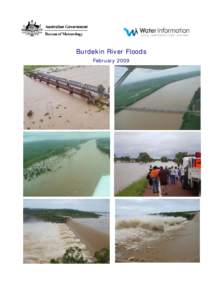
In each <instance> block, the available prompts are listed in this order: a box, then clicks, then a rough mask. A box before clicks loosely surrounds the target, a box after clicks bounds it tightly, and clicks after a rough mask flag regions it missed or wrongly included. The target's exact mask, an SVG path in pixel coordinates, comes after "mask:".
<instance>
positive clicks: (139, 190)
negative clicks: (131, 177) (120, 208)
mask: <svg viewBox="0 0 212 300" xmlns="http://www.w3.org/2000/svg"><path fill="white" fill-rule="evenodd" d="M147 183H148V181H147V179H146V177H142V178H141V179H139V180H138V181H134V182H133V183H131V184H130V185H129V186H127V187H126V188H124V189H123V190H121V191H119V192H118V193H117V194H116V196H142V195H143V194H144V192H145V190H146V187H147Z"/></svg>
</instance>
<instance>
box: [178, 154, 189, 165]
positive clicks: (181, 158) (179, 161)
mask: <svg viewBox="0 0 212 300" xmlns="http://www.w3.org/2000/svg"><path fill="white" fill-rule="evenodd" d="M186 156H188V153H187V152H177V153H176V154H175V161H176V163H177V164H178V165H180V164H182V162H183V157H186Z"/></svg>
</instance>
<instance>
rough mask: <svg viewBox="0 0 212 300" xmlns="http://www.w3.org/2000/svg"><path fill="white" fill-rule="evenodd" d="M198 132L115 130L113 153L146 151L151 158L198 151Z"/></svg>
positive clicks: (128, 153)
mask: <svg viewBox="0 0 212 300" xmlns="http://www.w3.org/2000/svg"><path fill="white" fill-rule="evenodd" d="M200 150H201V149H200V133H199V132H181V131H178V132H176V131H175V132H174V131H169V132H165V131H164V132H163V131H160V132H156V131H154V132H153V131H148V132H130V133H126V132H117V133H116V134H115V155H116V156H123V155H129V156H130V157H137V156H138V154H139V153H140V152H147V153H148V154H149V155H150V156H151V157H153V158H159V157H161V156H164V155H165V156H167V157H169V158H173V157H174V156H175V153H176V152H189V153H194V152H197V151H200Z"/></svg>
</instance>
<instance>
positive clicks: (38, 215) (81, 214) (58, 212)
mask: <svg viewBox="0 0 212 300" xmlns="http://www.w3.org/2000/svg"><path fill="white" fill-rule="evenodd" d="M67 217H72V218H99V217H100V215H99V214H96V213H94V212H89V211H81V210H75V209H31V208H24V221H25V222H26V221H30V220H32V219H37V220H41V221H45V222H53V223H65V222H66V218H67Z"/></svg>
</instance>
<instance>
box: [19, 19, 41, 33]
mask: <svg viewBox="0 0 212 300" xmlns="http://www.w3.org/2000/svg"><path fill="white" fill-rule="evenodd" d="M22 32H23V33H25V34H26V35H30V36H35V35H38V34H40V33H41V32H42V28H41V25H38V24H36V22H34V21H33V20H31V21H28V23H27V25H23V28H22Z"/></svg>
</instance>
